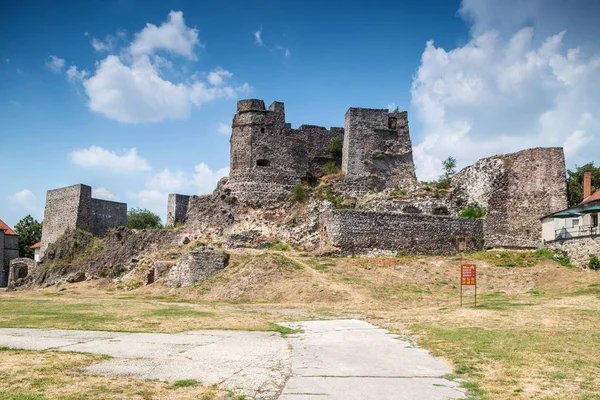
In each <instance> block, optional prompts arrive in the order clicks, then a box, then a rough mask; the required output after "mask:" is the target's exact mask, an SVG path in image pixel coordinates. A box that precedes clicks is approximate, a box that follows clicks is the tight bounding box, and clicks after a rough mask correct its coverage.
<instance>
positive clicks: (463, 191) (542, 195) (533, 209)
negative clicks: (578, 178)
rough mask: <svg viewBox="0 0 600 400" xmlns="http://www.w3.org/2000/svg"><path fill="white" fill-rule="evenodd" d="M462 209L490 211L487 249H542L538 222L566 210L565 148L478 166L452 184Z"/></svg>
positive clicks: (501, 158)
mask: <svg viewBox="0 0 600 400" xmlns="http://www.w3.org/2000/svg"><path fill="white" fill-rule="evenodd" d="M452 187H453V200H454V201H455V202H456V204H457V208H459V209H461V208H464V207H466V206H467V205H469V204H478V205H479V206H481V207H484V208H485V209H486V213H487V215H486V218H485V226H484V232H485V240H486V245H490V246H492V247H497V248H535V247H537V246H539V244H540V243H541V229H542V226H541V223H540V218H542V217H543V216H545V215H548V214H551V213H553V212H555V211H558V210H562V209H565V208H567V186H566V168H565V159H564V154H563V150H562V148H555V147H553V148H535V149H528V150H523V151H519V152H517V153H512V154H504V155H498V156H493V157H489V158H485V159H482V160H479V161H478V162H477V163H475V164H474V165H472V166H470V167H467V168H465V169H463V170H462V171H460V172H459V173H458V174H457V175H456V176H455V177H454V179H453V180H452Z"/></svg>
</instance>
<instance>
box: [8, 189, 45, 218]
mask: <svg viewBox="0 0 600 400" xmlns="http://www.w3.org/2000/svg"><path fill="white" fill-rule="evenodd" d="M8 199H9V200H10V201H11V202H12V203H14V204H15V205H17V206H18V207H19V208H21V209H23V210H25V211H26V212H28V213H31V214H33V215H34V216H35V217H41V216H42V214H43V212H42V210H41V209H40V208H38V207H37V197H36V196H35V194H34V193H33V192H32V191H31V190H29V189H23V190H20V191H18V192H16V193H13V194H12V195H10V196H8Z"/></svg>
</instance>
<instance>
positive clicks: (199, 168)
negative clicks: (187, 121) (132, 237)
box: [129, 163, 229, 220]
mask: <svg viewBox="0 0 600 400" xmlns="http://www.w3.org/2000/svg"><path fill="white" fill-rule="evenodd" d="M227 175H229V167H226V168H221V169H219V170H217V171H213V170H211V169H210V168H209V167H208V166H207V165H206V164H204V163H200V164H198V165H196V166H195V167H194V172H193V173H192V174H187V173H185V172H183V171H170V170H169V169H164V170H162V171H160V172H157V173H155V174H152V175H151V176H150V178H149V179H148V181H147V183H146V189H144V190H141V191H139V192H137V193H130V195H129V196H130V197H131V198H132V199H134V201H135V202H136V203H137V205H138V206H141V207H143V208H148V209H149V210H151V211H153V212H155V213H157V214H158V215H161V216H162V218H163V220H164V216H165V214H166V208H167V199H168V195H169V193H182V194H196V195H197V194H208V193H211V192H212V191H213V190H214V189H215V188H216V187H217V183H218V182H219V180H220V179H221V178H223V177H225V176H227Z"/></svg>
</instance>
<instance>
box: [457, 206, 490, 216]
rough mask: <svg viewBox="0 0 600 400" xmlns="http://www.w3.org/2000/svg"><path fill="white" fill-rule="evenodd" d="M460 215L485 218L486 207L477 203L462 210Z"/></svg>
mask: <svg viewBox="0 0 600 400" xmlns="http://www.w3.org/2000/svg"><path fill="white" fill-rule="evenodd" d="M458 216H459V217H463V218H483V217H485V209H483V208H481V207H479V206H477V205H470V206H467V207H466V208H463V209H462V210H460V212H459V213H458Z"/></svg>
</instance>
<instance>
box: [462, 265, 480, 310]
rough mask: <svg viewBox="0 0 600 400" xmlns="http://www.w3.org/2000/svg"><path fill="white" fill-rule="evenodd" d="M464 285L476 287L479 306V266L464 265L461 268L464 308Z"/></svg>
mask: <svg viewBox="0 0 600 400" xmlns="http://www.w3.org/2000/svg"><path fill="white" fill-rule="evenodd" d="M463 285H465V286H471V285H472V286H475V305H477V266H476V265H475V264H463V265H461V266H460V306H461V307H462V303H463V301H462V298H463Z"/></svg>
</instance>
